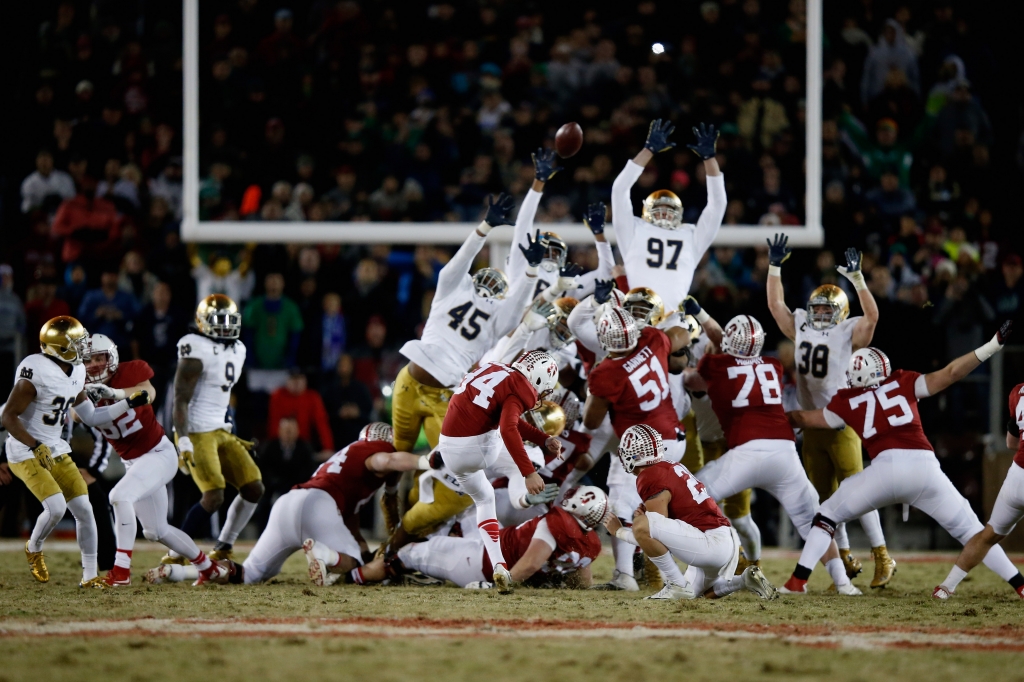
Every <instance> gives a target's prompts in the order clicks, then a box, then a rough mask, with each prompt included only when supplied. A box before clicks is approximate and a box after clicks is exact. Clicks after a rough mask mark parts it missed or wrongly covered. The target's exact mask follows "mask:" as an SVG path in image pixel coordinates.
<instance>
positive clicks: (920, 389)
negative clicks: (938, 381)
mask: <svg viewBox="0 0 1024 682" xmlns="http://www.w3.org/2000/svg"><path fill="white" fill-rule="evenodd" d="M914 395H915V396H916V397H917V399H918V400H920V399H921V398H927V397H928V396H930V395H931V392H930V391H929V390H928V380H927V379H925V376H924V375H923V374H918V375H917V378H916V379H914Z"/></svg>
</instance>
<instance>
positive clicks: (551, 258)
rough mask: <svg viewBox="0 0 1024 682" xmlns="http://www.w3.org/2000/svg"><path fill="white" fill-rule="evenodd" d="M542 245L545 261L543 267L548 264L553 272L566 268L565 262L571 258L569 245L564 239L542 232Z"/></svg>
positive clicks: (542, 263)
mask: <svg viewBox="0 0 1024 682" xmlns="http://www.w3.org/2000/svg"><path fill="white" fill-rule="evenodd" d="M540 243H541V246H543V247H544V260H543V261H541V265H544V263H548V264H549V269H551V270H554V269H556V268H563V267H565V261H566V260H567V259H568V257H569V245H568V244H566V243H565V240H564V239H562V238H561V237H559V236H558V235H557V234H555V233H554V232H541V233H540Z"/></svg>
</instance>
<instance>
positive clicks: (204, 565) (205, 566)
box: [191, 550, 213, 571]
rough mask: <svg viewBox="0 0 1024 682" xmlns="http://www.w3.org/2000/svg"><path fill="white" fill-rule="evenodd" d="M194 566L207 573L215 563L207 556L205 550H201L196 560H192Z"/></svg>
mask: <svg viewBox="0 0 1024 682" xmlns="http://www.w3.org/2000/svg"><path fill="white" fill-rule="evenodd" d="M191 561H192V565H194V566H195V567H196V568H198V569H199V570H200V571H207V570H209V569H210V567H211V566H213V562H212V561H210V559H209V558H208V557H207V556H206V553H205V552H203V550H199V554H197V555H196V558H195V559H192V560H191Z"/></svg>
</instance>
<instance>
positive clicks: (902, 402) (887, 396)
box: [825, 369, 933, 459]
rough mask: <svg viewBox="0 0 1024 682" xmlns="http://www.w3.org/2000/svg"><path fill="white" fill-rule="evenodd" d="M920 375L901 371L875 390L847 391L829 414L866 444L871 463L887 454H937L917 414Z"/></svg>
mask: <svg viewBox="0 0 1024 682" xmlns="http://www.w3.org/2000/svg"><path fill="white" fill-rule="evenodd" d="M919 376H921V375H920V374H918V373H917V372H905V371H904V370H902V369H898V370H896V371H895V372H893V373H892V374H891V375H889V377H888V378H887V379H886V380H885V381H883V382H882V383H880V384H878V385H877V386H872V387H871V388H863V387H857V388H843V389H840V390H839V392H838V393H836V394H835V395H834V396H832V400H830V401H829V403H828V406H826V407H825V409H826V410H828V411H829V412H831V413H832V414H834V415H836V416H838V417H839V418H840V419H842V420H843V421H844V422H846V423H847V425H849V427H850V428H851V429H853V430H854V431H856V432H857V435H858V436H860V439H861V440H862V441H864V447H865V448H867V450H868V456H869V457H870V458H871V459H874V458H875V457H877V456H878V455H879V454H880V453H882V452H885V451H886V450H933V448H932V444H931V443H929V442H928V437H927V436H925V435H924V428H923V427H922V426H921V415H920V414H918V412H917V393H916V391H915V388H914V387H915V384H916V383H917V378H918V377H919Z"/></svg>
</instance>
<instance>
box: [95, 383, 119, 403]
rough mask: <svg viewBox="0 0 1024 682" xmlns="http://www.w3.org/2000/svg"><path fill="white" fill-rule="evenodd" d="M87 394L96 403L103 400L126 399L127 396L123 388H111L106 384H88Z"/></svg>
mask: <svg viewBox="0 0 1024 682" xmlns="http://www.w3.org/2000/svg"><path fill="white" fill-rule="evenodd" d="M85 394H86V395H87V396H89V400H91V401H93V402H94V403H98V402H99V401H101V400H124V398H125V393H124V390H123V389H120V388H111V387H110V386H107V385H106V384H86V385H85Z"/></svg>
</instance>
